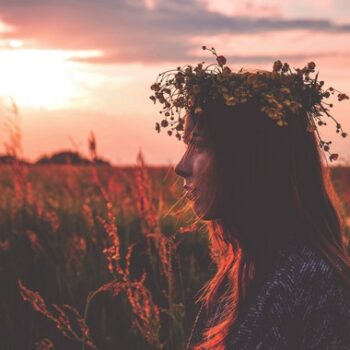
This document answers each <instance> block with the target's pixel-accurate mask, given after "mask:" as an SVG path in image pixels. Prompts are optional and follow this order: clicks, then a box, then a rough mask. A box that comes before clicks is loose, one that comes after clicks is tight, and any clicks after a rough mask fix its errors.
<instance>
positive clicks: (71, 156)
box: [0, 151, 111, 165]
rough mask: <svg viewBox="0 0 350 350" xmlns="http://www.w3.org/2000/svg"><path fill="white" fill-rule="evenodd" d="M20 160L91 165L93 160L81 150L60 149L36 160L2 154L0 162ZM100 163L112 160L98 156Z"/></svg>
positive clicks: (107, 163) (22, 162) (10, 162)
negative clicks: (81, 152)
mask: <svg viewBox="0 0 350 350" xmlns="http://www.w3.org/2000/svg"><path fill="white" fill-rule="evenodd" d="M16 161H18V162H20V163H21V164H26V165H42V164H73V165H89V164H92V163H93V162H92V161H91V160H90V159H88V158H86V157H84V156H82V155H81V154H80V153H79V152H73V151H60V152H56V153H53V154H51V155H50V156H42V157H41V158H39V159H38V160H37V161H36V162H32V163H31V162H28V161H26V160H24V159H16V158H15V157H13V156H11V155H0V164H12V163H14V162H16ZM94 162H95V163H96V164H98V165H111V164H110V162H108V161H107V160H105V159H103V158H100V157H98V158H96V160H95V161H94Z"/></svg>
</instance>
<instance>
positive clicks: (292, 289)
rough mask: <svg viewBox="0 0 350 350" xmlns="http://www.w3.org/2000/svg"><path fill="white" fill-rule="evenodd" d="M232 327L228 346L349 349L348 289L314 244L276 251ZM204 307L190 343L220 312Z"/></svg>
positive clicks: (269, 349)
mask: <svg viewBox="0 0 350 350" xmlns="http://www.w3.org/2000/svg"><path fill="white" fill-rule="evenodd" d="M252 295H253V297H252V298H250V299H249V300H250V301H249V302H248V303H247V306H246V308H245V311H244V312H243V313H242V316H241V317H240V318H239V319H238V322H237V323H236V324H235V325H234V326H233V327H231V330H230V333H229V336H228V339H227V343H226V346H227V349H228V350H286V349H293V350H313V349H315V350H316V349H317V350H350V291H349V289H347V287H346V286H345V285H344V283H343V281H342V280H341V279H340V277H339V276H338V275H337V273H336V272H335V271H334V269H333V268H332V266H331V265H330V264H329V263H328V261H326V260H325V259H324V258H323V257H321V255H320V254H319V253H317V252H316V251H315V250H314V249H313V248H311V247H308V246H306V245H300V244H293V245H291V246H289V247H288V248H284V249H281V250H280V251H279V252H278V260H276V264H275V265H274V268H273V270H272V271H271V273H270V274H269V275H268V277H267V278H266V279H265V280H264V282H263V283H262V284H261V286H260V287H259V288H258V289H257V291H256V292H255V294H254V293H253V294H252ZM220 308H221V306H220V307H218V308H217V310H216V313H215V314H214V315H212V314H211V315H207V314H206V312H205V308H203V306H202V307H201V308H200V310H199V312H198V314H197V317H196V320H195V323H194V326H193V329H192V333H191V336H190V338H189V341H188V345H187V348H186V349H191V346H192V345H193V344H195V343H196V342H198V341H199V340H200V336H201V330H202V329H203V327H204V325H209V324H211V323H212V322H214V320H216V318H217V315H219V314H220Z"/></svg>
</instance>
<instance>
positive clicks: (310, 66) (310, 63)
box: [307, 62, 316, 70]
mask: <svg viewBox="0 0 350 350" xmlns="http://www.w3.org/2000/svg"><path fill="white" fill-rule="evenodd" d="M315 67H316V64H315V62H309V63H308V64H307V68H308V69H311V70H313V69H315Z"/></svg>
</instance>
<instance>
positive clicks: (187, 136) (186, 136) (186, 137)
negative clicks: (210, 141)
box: [184, 132, 202, 142]
mask: <svg viewBox="0 0 350 350" xmlns="http://www.w3.org/2000/svg"><path fill="white" fill-rule="evenodd" d="M195 137H202V135H201V134H199V133H197V132H194V133H193V134H191V133H189V134H186V135H185V136H184V141H185V142H188V141H189V140H190V138H191V139H193V138H195Z"/></svg>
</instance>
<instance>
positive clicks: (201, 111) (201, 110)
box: [194, 107, 203, 114]
mask: <svg viewBox="0 0 350 350" xmlns="http://www.w3.org/2000/svg"><path fill="white" fill-rule="evenodd" d="M194 113H195V114H201V113H203V109H202V108H201V107H196V108H195V110H194Z"/></svg>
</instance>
